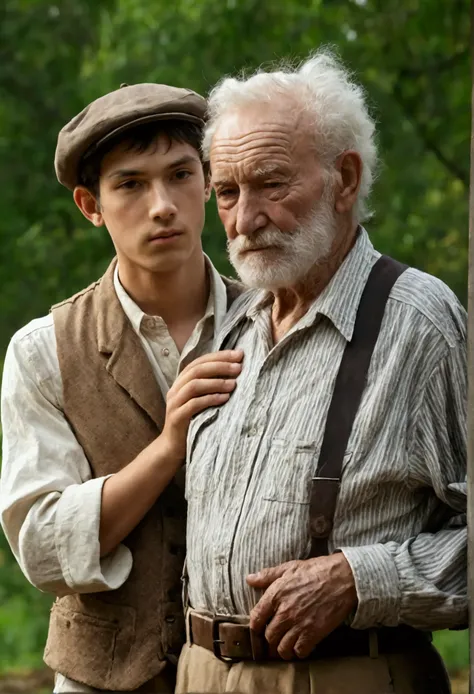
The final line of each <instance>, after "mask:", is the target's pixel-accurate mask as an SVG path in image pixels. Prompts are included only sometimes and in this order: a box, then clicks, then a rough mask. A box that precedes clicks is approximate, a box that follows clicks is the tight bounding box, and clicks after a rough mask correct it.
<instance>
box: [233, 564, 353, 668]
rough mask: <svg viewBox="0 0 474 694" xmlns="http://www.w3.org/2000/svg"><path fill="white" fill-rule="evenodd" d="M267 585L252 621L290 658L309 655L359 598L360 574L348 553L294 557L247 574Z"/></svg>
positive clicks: (256, 585) (255, 582) (254, 584)
mask: <svg viewBox="0 0 474 694" xmlns="http://www.w3.org/2000/svg"><path fill="white" fill-rule="evenodd" d="M247 583H248V584H249V585H250V586H252V587H253V588H261V589H264V590H265V593H264V595H263V596H262V598H261V599H260V600H259V602H258V603H257V605H256V606H255V607H254V608H253V610H252V612H251V613H250V627H251V629H253V630H254V631H256V632H259V633H262V632H263V631H264V632H265V638H266V639H267V641H268V643H269V644H270V645H271V646H272V647H273V648H276V649H277V651H278V654H279V655H280V657H282V658H283V659H284V660H290V659H294V657H295V655H296V656H297V657H298V658H306V657H307V656H309V654H310V653H311V651H312V650H313V649H314V648H315V646H316V645H317V644H318V643H319V642H320V641H321V640H322V639H323V638H325V637H326V636H327V635H328V634H329V633H330V632H331V631H333V630H334V629H335V628H336V627H338V626H339V625H340V624H342V622H343V621H344V620H345V619H346V617H348V615H349V614H350V613H351V611H352V610H353V609H354V607H355V606H356V604H357V593H356V590H355V585H354V577H353V575H352V571H351V568H350V566H349V563H348V562H347V559H346V558H345V556H344V554H342V553H341V552H338V553H336V554H332V555H331V556H329V557H317V558H314V559H306V560H303V561H289V562H286V563H285V564H281V565H280V566H275V567H273V568H270V569H263V570H262V571H259V572H258V573H257V574H250V575H249V576H247Z"/></svg>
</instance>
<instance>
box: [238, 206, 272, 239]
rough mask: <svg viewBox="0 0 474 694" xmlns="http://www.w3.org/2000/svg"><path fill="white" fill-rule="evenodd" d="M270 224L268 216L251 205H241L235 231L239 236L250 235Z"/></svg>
mask: <svg viewBox="0 0 474 694" xmlns="http://www.w3.org/2000/svg"><path fill="white" fill-rule="evenodd" d="M267 224H268V217H267V216H266V215H265V214H264V213H263V212H260V211H258V210H255V209H252V208H251V207H244V206H242V207H240V208H239V209H238V211H237V219H236V224H235V231H236V233H237V235H238V236H250V235H251V234H254V233H255V232H256V231H258V230H259V229H263V228H264V227H266V226H267Z"/></svg>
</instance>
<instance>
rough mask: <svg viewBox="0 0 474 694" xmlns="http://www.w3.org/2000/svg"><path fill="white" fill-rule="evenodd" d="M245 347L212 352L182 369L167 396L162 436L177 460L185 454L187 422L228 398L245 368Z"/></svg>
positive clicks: (162, 441)
mask: <svg viewBox="0 0 474 694" xmlns="http://www.w3.org/2000/svg"><path fill="white" fill-rule="evenodd" d="M243 356H244V353H243V352H242V350H227V351H222V352H213V353H211V354H206V355H204V356H202V357H199V359H196V360H195V361H193V362H192V363H191V364H189V365H188V366H187V367H186V368H185V369H183V371H182V372H181V373H180V375H179V376H178V378H177V379H176V381H175V382H174V384H173V386H172V387H171V388H170V390H169V391H168V395H167V398H166V421H165V425H164V427H163V432H162V434H161V436H160V437H159V438H160V440H161V443H162V444H163V443H164V444H165V445H166V447H167V448H168V449H169V456H170V458H171V459H173V460H175V461H176V462H178V461H182V460H183V459H184V457H185V455H186V437H187V433H188V426H189V422H190V420H191V417H193V416H194V415H195V414H198V413H199V412H202V411H203V410H205V409H206V408H207V407H215V406H216V405H222V404H223V403H225V402H227V400H228V399H229V397H230V395H231V393H232V391H233V390H234V388H235V385H236V379H237V377H238V375H239V374H240V372H241V369H242V364H241V362H242V359H243Z"/></svg>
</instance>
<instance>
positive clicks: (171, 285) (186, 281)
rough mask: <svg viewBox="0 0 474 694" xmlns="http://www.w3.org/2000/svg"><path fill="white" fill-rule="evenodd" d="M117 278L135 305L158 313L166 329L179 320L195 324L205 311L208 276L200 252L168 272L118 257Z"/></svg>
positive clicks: (154, 314) (179, 322)
mask: <svg viewBox="0 0 474 694" xmlns="http://www.w3.org/2000/svg"><path fill="white" fill-rule="evenodd" d="M119 279H120V283H121V285H122V287H123V288H124V289H125V291H126V292H127V294H128V295H129V296H130V297H131V298H132V299H133V301H134V302H135V303H136V304H137V306H139V307H140V308H141V310H142V311H143V312H144V313H146V314H148V315H150V316H160V317H161V318H162V319H163V320H164V321H165V323H166V324H167V326H168V329H169V330H170V332H171V328H172V327H173V326H178V325H181V324H183V323H184V324H188V323H189V324H194V325H195V324H196V323H197V322H198V321H199V320H200V318H202V316H203V315H204V313H205V311H206V306H207V302H208V300H209V291H210V278H208V273H207V271H206V262H205V258H204V255H203V254H202V252H199V254H196V256H195V257H193V258H192V259H190V262H188V263H184V264H183V265H181V266H180V267H179V268H175V269H173V271H170V272H168V273H165V272H151V271H148V270H144V269H143V268H137V267H136V266H130V265H129V264H128V263H127V262H124V261H122V262H120V258H119ZM191 332H192V331H191Z"/></svg>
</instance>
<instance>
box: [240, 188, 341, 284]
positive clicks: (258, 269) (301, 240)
mask: <svg viewBox="0 0 474 694" xmlns="http://www.w3.org/2000/svg"><path fill="white" fill-rule="evenodd" d="M335 235H336V219H335V213H334V201H333V196H332V195H330V196H328V195H326V194H323V196H322V198H321V199H320V201H319V202H318V204H317V205H316V206H315V207H314V208H313V210H312V211H311V212H310V214H309V215H308V218H307V219H306V220H304V221H303V222H302V223H301V224H300V225H299V226H298V227H297V228H296V229H295V231H294V232H282V231H280V229H279V228H278V227H276V226H274V225H273V224H272V225H270V226H268V227H266V228H265V229H263V230H261V231H257V232H256V233H255V234H252V235H251V236H238V237H237V238H236V239H234V240H233V241H228V243H227V250H228V253H229V259H230V262H231V263H232V265H233V266H234V268H235V269H236V271H237V273H238V275H239V277H240V279H241V280H242V282H243V283H244V284H246V285H247V286H248V287H252V288H257V289H267V290H275V289H282V288H286V287H292V286H295V285H296V284H298V283H299V282H300V281H301V280H304V279H305V278H306V277H307V276H308V275H309V273H310V271H311V270H312V269H313V268H314V266H315V265H317V264H318V263H321V262H322V261H323V260H325V259H326V258H327V256H328V255H329V253H330V251H331V246H332V243H333V241H334V238H335ZM267 246H271V248H266V247H267ZM258 248H262V249H263V250H260V251H256V250H255V249H258ZM245 251H253V252H250V253H245Z"/></svg>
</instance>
